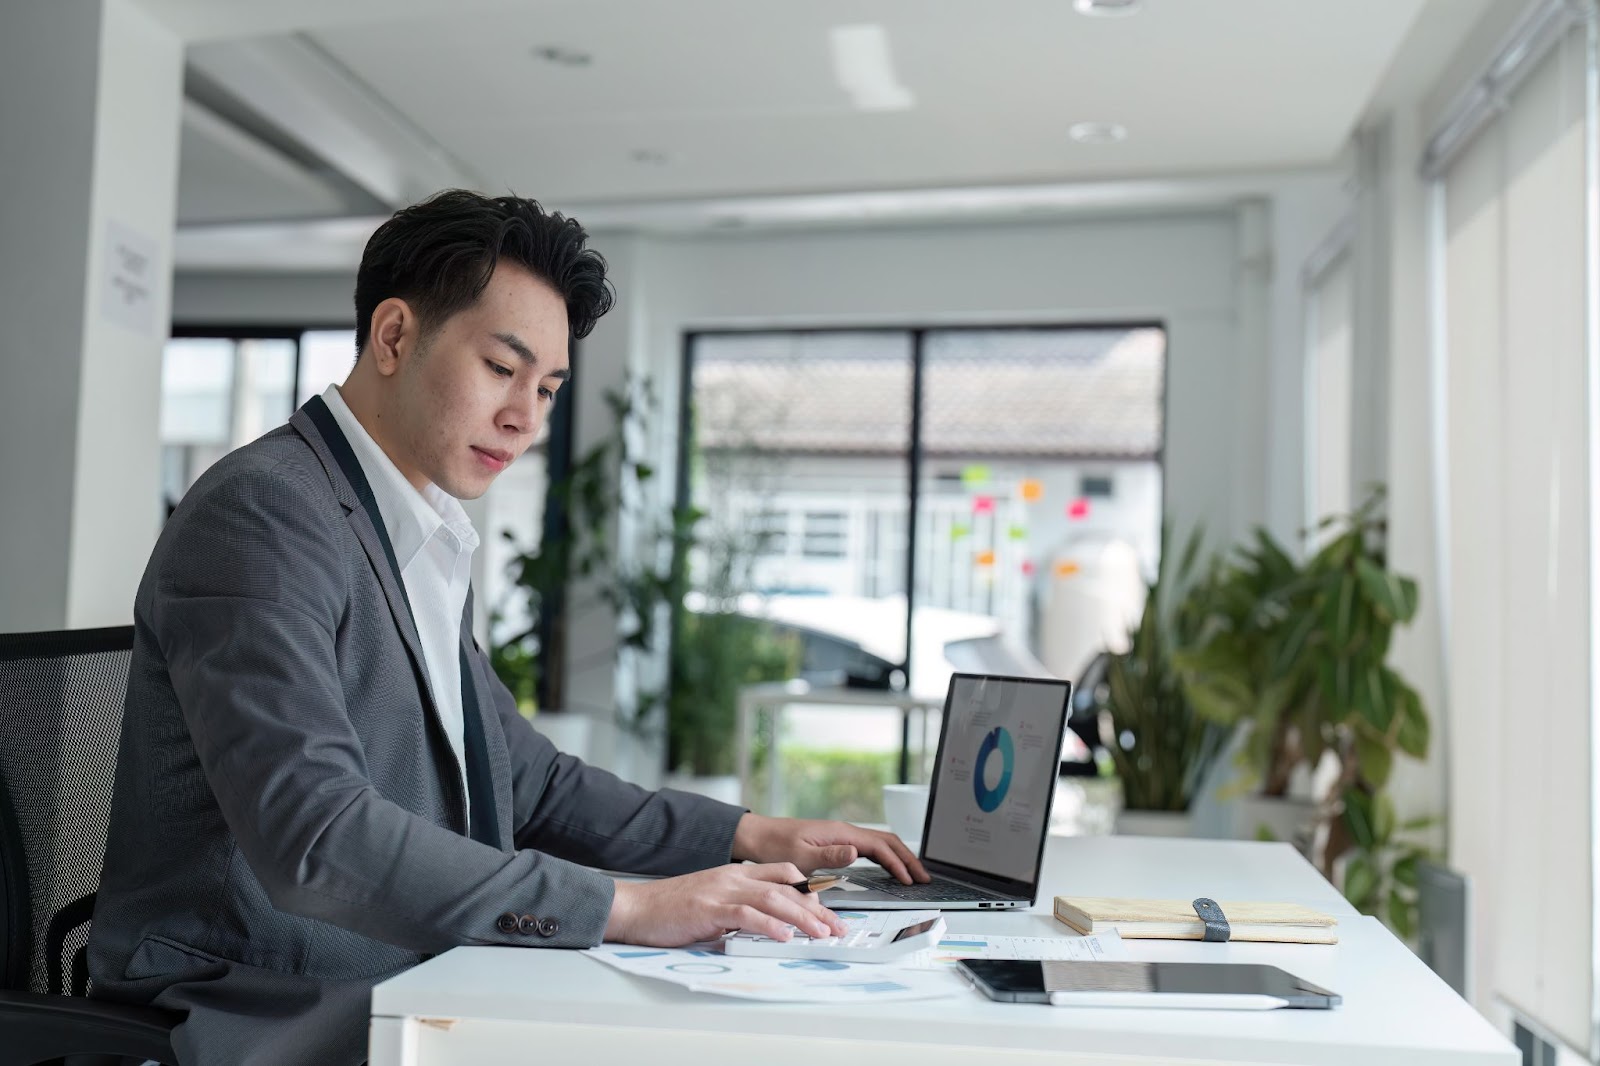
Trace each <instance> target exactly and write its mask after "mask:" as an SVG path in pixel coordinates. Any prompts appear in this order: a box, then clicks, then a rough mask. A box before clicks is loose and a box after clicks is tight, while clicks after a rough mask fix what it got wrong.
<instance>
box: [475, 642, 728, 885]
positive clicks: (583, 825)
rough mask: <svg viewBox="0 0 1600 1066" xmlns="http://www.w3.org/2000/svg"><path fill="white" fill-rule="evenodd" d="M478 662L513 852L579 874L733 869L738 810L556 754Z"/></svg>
mask: <svg viewBox="0 0 1600 1066" xmlns="http://www.w3.org/2000/svg"><path fill="white" fill-rule="evenodd" d="M474 648H476V645H474ZM477 654H478V656H479V659H480V663H479V673H480V675H487V676H488V678H489V685H490V688H491V690H492V692H493V698H494V706H495V711H496V713H497V715H498V717H499V720H500V726H501V729H502V730H503V731H504V732H505V737H506V748H507V749H508V751H509V752H510V756H511V769H512V807H513V811H512V826H513V827H514V832H515V840H516V846H517V847H519V848H537V849H539V850H541V851H545V852H548V853H550V854H552V855H559V856H561V857H562V858H565V859H571V860H572V861H573V862H579V863H582V864H584V865H585V866H598V867H600V868H602V869H606V870H619V871H625V872H628V873H640V874H661V875H669V876H670V875H672V874H682V873H690V872H692V871H694V870H703V869H705V868H707V867H709V866H720V865H722V864H724V863H727V862H730V861H732V855H733V833H734V829H735V828H736V827H737V826H738V824H739V819H740V818H741V817H743V815H744V814H745V809H744V808H743V807H735V806H732V805H730V804H727V803H720V802H718V801H716V800H713V799H709V798H707V797H705V796H697V795H694V794H693V793H689V792H679V791H677V790H675V789H661V790H660V791H657V792H651V791H648V790H647V789H643V788H640V787H639V786H637V785H633V784H630V783H628V782H626V781H623V780H622V779H621V778H619V777H617V776H616V775H615V774H612V773H609V772H607V771H605V770H601V769H598V768H596V767H593V766H589V765H588V764H586V763H584V762H583V761H582V760H581V759H577V758H575V757H573V756H571V755H567V754H565V753H564V752H559V751H557V750H556V748H555V745H553V744H551V743H550V741H549V740H548V739H546V738H545V737H544V736H542V735H541V734H540V733H539V732H538V731H537V730H536V729H534V727H533V726H532V725H531V724H530V723H529V722H528V720H527V719H526V718H524V717H522V715H521V714H520V713H519V712H518V711H517V702H516V697H514V696H513V695H512V694H511V691H510V690H509V689H507V688H506V686H505V684H504V683H503V682H501V680H500V679H499V677H498V676H496V675H495V672H494V670H493V668H492V667H491V666H490V665H489V661H488V657H487V656H485V655H484V654H483V651H482V650H481V649H477Z"/></svg>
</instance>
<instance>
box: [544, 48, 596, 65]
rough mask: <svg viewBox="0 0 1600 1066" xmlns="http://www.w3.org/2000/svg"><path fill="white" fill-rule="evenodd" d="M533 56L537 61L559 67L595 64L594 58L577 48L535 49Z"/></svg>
mask: <svg viewBox="0 0 1600 1066" xmlns="http://www.w3.org/2000/svg"><path fill="white" fill-rule="evenodd" d="M533 55H534V58H535V59H542V60H544V61H545V62H546V63H554V64H555V65H556V66H558V67H586V66H588V65H589V64H590V63H592V62H594V57H593V56H591V55H590V54H589V53H588V52H580V51H578V50H577V49H576V48H562V47H561V46H559V45H544V46H542V47H539V48H535V49H534V50H533Z"/></svg>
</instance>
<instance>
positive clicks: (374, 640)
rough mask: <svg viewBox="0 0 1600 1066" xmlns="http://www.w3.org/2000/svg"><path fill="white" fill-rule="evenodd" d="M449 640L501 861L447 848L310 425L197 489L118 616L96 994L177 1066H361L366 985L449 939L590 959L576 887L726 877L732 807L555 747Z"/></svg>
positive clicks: (442, 816) (445, 800)
mask: <svg viewBox="0 0 1600 1066" xmlns="http://www.w3.org/2000/svg"><path fill="white" fill-rule="evenodd" d="M337 444H338V442H335V446H337ZM470 617H471V603H470V601H469V603H468V607H467V612H466V616H465V617H464V618H463V619H462V627H461V640H462V642H463V646H464V651H465V654H466V661H467V663H468V664H469V665H470V667H471V670H472V674H473V680H474V687H475V688H476V691H477V706H475V707H467V708H465V709H464V710H465V713H466V714H468V715H478V716H480V718H481V722H482V726H483V738H484V744H485V747H486V749H487V753H488V759H487V762H488V767H489V770H490V779H491V782H492V792H493V796H494V801H495V802H494V806H495V809H496V813H497V815H498V823H499V824H498V829H499V834H498V836H499V839H500V840H501V841H507V842H509V843H508V845H507V846H506V849H505V850H501V849H498V848H495V847H492V846H490V845H488V844H483V843H479V842H478V841H476V840H473V839H471V838H469V836H467V835H466V834H467V824H466V817H465V808H466V804H465V802H464V798H463V797H464V795H465V786H464V785H463V782H462V775H461V772H460V769H459V767H458V764H457V762H456V759H455V756H454V755H453V753H452V751H451V748H450V744H449V741H448V740H447V738H446V736H445V732H444V728H443V726H442V724H441V722H440V719H439V713H438V710H437V708H436V707H435V705H434V701H433V698H432V695H431V693H430V691H429V685H428V681H427V674H426V669H425V666H424V660H423V656H422V650H421V643H420V641H419V638H418V636H417V633H416V629H415V626H414V625H413V623H412V621H411V617H410V614H409V613H408V611H407V608H406V604H405V600H404V594H403V591H402V589H401V587H400V585H399V583H398V581H397V579H396V577H395V575H394V572H393V570H392V569H391V568H390V566H389V564H388V562H387V560H386V558H385V555H384V552H383V543H382V541H381V540H380V538H379V536H378V531H377V530H376V529H375V527H374V526H373V523H372V521H371V519H370V518H369V516H368V514H367V512H366V511H365V510H364V509H363V507H362V506H361V505H360V502H359V500H358V497H357V495H356V492H355V490H354V489H353V487H352V485H351V483H350V480H349V479H348V478H346V477H345V475H344V473H343V471H342V470H341V469H340V466H339V464H338V462H337V461H336V460H335V457H334V452H333V451H332V450H331V449H330V443H329V442H328V441H326V440H324V438H323V436H322V435H321V433H319V432H318V430H317V427H316V425H315V424H313V422H312V420H311V419H310V418H308V417H307V414H306V412H305V411H304V410H301V411H298V412H296V413H295V415H294V417H293V418H292V419H291V420H290V422H289V424H288V425H287V426H283V427H281V428H279V429H277V430H274V431H273V432H271V433H269V434H267V435H266V436H265V437H262V438H261V439H260V440H258V441H256V442H255V443H253V444H250V445H248V446H246V447H244V448H241V449H239V450H238V451H236V452H234V453H232V454H231V455H229V456H227V457H226V458H224V459H223V460H221V461H220V462H218V463H217V464H216V465H215V466H214V467H212V468H211V470H209V471H208V472H207V473H206V474H205V475H204V476H203V477H202V478H201V479H200V480H199V481H198V482H197V483H196V484H195V486H194V487H193V488H192V489H191V490H190V491H189V493H188V495H186V496H185V497H184V500H183V503H182V504H181V505H180V506H179V507H178V509H177V511H176V512H175V513H174V514H173V515H172V517H171V519H170V520H169V521H168V522H167V524H166V527H165V528H164V529H163V531H162V533H161V537H160V539H159V541H158V542H157V545H156V549H155V552H154V553H153V554H152V556H151V558H150V563H149V566H148V567H147V568H146V570H145V574H144V578H143V580H142V581H141V583H140V586H139V592H138V597H137V600H136V601H135V607H134V627H135V635H134V648H133V663H132V672H131V676H130V677H129V681H128V702H127V709H126V712H125V715H124V721H123V730H122V742H121V748H120V750H119V752H118V757H117V775H116V790H115V796H114V799H113V802H112V811H111V824H110V839H109V842H108V844H107V847H106V858H105V874H104V877H103V879H102V882H101V888H100V895H99V900H98V904H97V906H96V907H95V914H94V923H93V926H92V931H91V935H90V940H89V972H90V976H91V979H92V982H93V995H95V996H96V997H101V998H105V999H111V1000H118V1001H122V1002H130V1003H141V1004H146V1003H147V1004H154V1005H156V1006H160V1007H168V1008H174V1009H178V1010H185V1011H188V1018H187V1020H186V1021H185V1022H184V1023H182V1024H181V1025H180V1026H179V1027H178V1029H177V1031H176V1033H175V1035H174V1047H175V1048H176V1050H177V1054H178V1058H179V1061H180V1062H181V1063H182V1064H183V1066H190V1064H196V1066H205V1064H211V1063H217V1064H222V1063H227V1064H256V1063H261V1064H267V1063H271V1064H274V1066H291V1064H296V1063H317V1064H339V1063H359V1062H361V1061H362V1060H363V1059H364V1058H365V1057H366V1033H367V1016H368V1004H369V1001H370V992H371V989H372V986H373V984H375V983H376V982H378V981H381V980H383V979H384V978H386V977H389V976H391V975H393V974H395V973H397V972H399V971H401V970H404V969H406V968H407V967H409V966H413V965H415V964H416V963H417V962H419V961H421V960H422V959H425V958H427V957H429V956H431V955H433V954H436V953H438V952H442V951H445V950H447V949H449V948H452V947H455V946H457V945H460V944H497V945H510V946H516V947H545V948H551V947H587V946H590V945H593V944H596V943H598V942H599V941H600V939H601V937H602V935H603V933H604V930H605V925H606V921H607V918H608V915H609V911H610V907H611V898H612V893H613V886H612V883H611V881H610V879H609V878H607V877H605V876H603V875H601V874H599V873H596V872H594V870H592V869H589V867H602V868H606V869H621V870H633V871H637V872H640V873H652V874H677V873H685V872H688V871H691V870H697V869H703V868H705V867H708V866H714V865H717V864H720V863H725V862H728V861H729V860H730V854H731V849H732V841H733V832H734V826H735V824H736V823H737V821H738V819H739V816H740V814H741V813H742V811H741V810H740V809H739V808H736V807H730V806H728V805H726V804H721V803H716V802H713V801H711V800H707V799H703V798H701V797H698V796H692V795H689V794H687V793H681V792H673V791H667V790H664V791H661V792H654V793H652V792H647V791H645V790H644V789H640V788H637V787H635V786H633V785H629V784H626V783H624V782H622V781H620V780H618V779H617V778H616V777H614V776H612V775H611V774H609V773H606V772H605V771H603V770H598V769H595V768H593V767H589V766H586V765H584V764H583V763H582V762H580V761H579V760H577V759H574V758H572V757H570V756H567V755H563V754H561V753H559V752H557V751H556V750H555V748H554V747H553V746H552V745H551V744H550V742H549V741H547V740H545V739H544V738H543V737H542V736H540V735H539V734H538V733H537V732H535V731H534V729H533V728H532V727H531V726H530V725H529V724H528V722H527V721H526V720H525V719H524V718H522V717H521V715H519V714H518V713H517V709H516V706H515V702H514V700H513V699H512V696H511V694H510V693H509V692H508V691H507V690H506V688H505V686H504V685H502V684H501V683H500V682H499V681H498V679H497V678H496V677H495V675H494V673H493V671H492V670H491V669H490V668H489V663H488V659H487V657H486V656H485V655H484V654H483V652H482V651H481V650H480V649H479V648H478V646H477V644H476V643H475V642H474V641H473V639H472V635H471V630H470V627H469V626H468V624H467V623H468V621H469V619H470Z"/></svg>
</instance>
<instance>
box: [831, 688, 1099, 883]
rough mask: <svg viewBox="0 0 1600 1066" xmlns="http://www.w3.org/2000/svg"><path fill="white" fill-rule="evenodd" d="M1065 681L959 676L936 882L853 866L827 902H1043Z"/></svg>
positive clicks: (941, 787)
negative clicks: (909, 880) (1043, 863)
mask: <svg viewBox="0 0 1600 1066" xmlns="http://www.w3.org/2000/svg"><path fill="white" fill-rule="evenodd" d="M1071 694H1072V686H1071V685H1070V684H1068V683H1067V682H1065V681H1057V680H1054V679H1045V678H1027V677H990V676H985V675H978V674H955V675H952V676H951V678H950V688H949V691H948V692H947V693H946V695H945V700H944V721H943V725H942V727H941V729H940V731H939V754H938V757H937V758H936V760H935V763H934V765H935V767H936V768H935V770H934V774H933V781H932V783H931V785H930V786H929V792H928V813H927V816H926V821H925V822H924V824H923V827H922V854H921V856H920V858H921V859H922V865H923V867H924V868H926V869H927V871H928V873H929V874H930V875H931V876H932V877H933V881H932V883H931V884H925V885H922V884H918V885H902V884H901V883H900V882H898V881H896V880H895V879H894V878H893V877H892V876H890V875H889V874H888V873H887V872H886V871H883V870H881V869H879V870H871V871H869V870H865V869H862V868H859V867H851V868H849V869H846V870H834V871H819V872H821V873H835V874H842V875H843V876H844V877H845V879H846V882H847V883H846V884H844V885H841V886H839V887H836V888H830V889H827V890H826V891H824V892H822V893H821V894H820V895H819V896H818V898H819V899H820V900H821V901H822V902H823V904H824V905H826V906H829V907H832V908H834V909H835V910H839V911H853V910H918V909H936V910H1014V909H1018V908H1023V907H1031V906H1033V901H1034V900H1035V899H1037V898H1038V894H1039V863H1040V860H1041V858H1042V857H1043V855H1044V842H1045V837H1046V835H1047V834H1048V832H1049V829H1050V804H1051V803H1052V801H1053V800H1054V799H1055V792H1056V775H1057V773H1058V772H1059V769H1060V764H1061V737H1062V735H1063V733H1064V732H1065V731H1066V727H1067V699H1068V697H1069V696H1071Z"/></svg>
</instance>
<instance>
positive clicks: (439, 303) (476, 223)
mask: <svg viewBox="0 0 1600 1066" xmlns="http://www.w3.org/2000/svg"><path fill="white" fill-rule="evenodd" d="M588 240H589V235H588V234H587V233H586V232H584V229H583V227H582V226H580V225H578V223H577V222H576V221H575V220H574V219H570V218H567V217H565V216H563V215H562V214H561V213H560V212H551V211H546V210H545V209H544V208H543V207H541V206H539V202H538V201H537V200H529V199H525V198H523V197H520V196H496V197H488V196H483V195H480V194H479V193H475V192H469V191H468V190H466V189H446V190H445V191H444V192H440V193H436V194H434V195H433V196H430V197H429V198H428V199H426V200H424V201H422V202H421V203H418V204H413V205H412V206H410V207H406V208H402V209H401V210H399V211H396V212H395V213H394V216H393V217H392V218H390V219H389V221H387V222H385V223H384V224H383V225H381V226H379V227H378V229H377V232H375V233H374V234H373V235H372V237H371V238H370V239H369V240H368V241H367V247H366V250H365V251H364V252H362V253H361V268H360V269H359V270H358V271H357V272H356V355H357V356H359V355H360V354H361V352H362V350H363V349H364V348H366V346H367V334H368V332H369V331H370V330H371V328H372V312H373V311H374V310H375V309H376V308H377V306H378V305H379V304H380V303H382V302H383V301H384V300H387V299H389V298H390V297H399V298H400V299H402V300H404V301H406V302H407V303H408V304H410V305H411V307H412V309H413V310H414V311H416V313H417V319H418V321H419V322H420V323H421V326H422V329H423V330H424V332H427V331H431V330H434V329H437V328H438V327H439V326H441V325H443V324H444V321H445V319H447V318H449V317H450V316H451V315H453V314H455V313H456V312H458V311H462V310H465V309H466V308H468V307H471V306H472V305H473V304H475V303H477V302H478V297H480V296H482V295H483V290H484V289H485V288H487V287H488V285H489V277H490V275H492V274H493V273H494V268H495V265H496V264H498V263H499V262H500V261H501V260H502V259H504V260H509V261H511V262H513V263H516V264H518V265H519V266H521V267H523V268H524V269H526V270H527V271H528V273H530V274H532V275H533V276H534V277H536V278H538V279H539V280H541V281H543V282H545V283H546V284H548V285H549V286H550V287H551V288H553V289H554V290H555V291H556V292H557V294H559V295H560V296H561V298H562V299H563V300H564V301H566V305H567V327H568V329H569V330H570V331H571V333H572V336H573V337H574V338H579V337H587V336H588V335H589V331H590V330H592V329H594V324H595V322H596V321H597V320H598V319H599V318H600V316H601V315H603V314H605V313H606V312H607V311H609V310H611V306H612V304H613V303H614V302H615V300H616V294H615V292H614V291H613V290H612V288H611V283H610V282H609V281H608V280H606V261H605V258H604V257H603V256H601V254H600V253H599V252H597V251H595V250H594V249H592V248H589V247H587V246H586V245H587V243H588Z"/></svg>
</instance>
